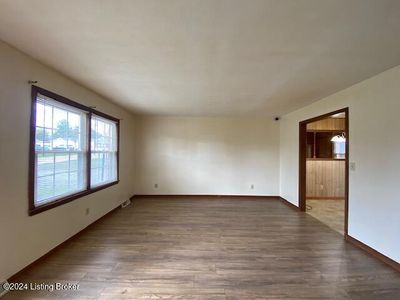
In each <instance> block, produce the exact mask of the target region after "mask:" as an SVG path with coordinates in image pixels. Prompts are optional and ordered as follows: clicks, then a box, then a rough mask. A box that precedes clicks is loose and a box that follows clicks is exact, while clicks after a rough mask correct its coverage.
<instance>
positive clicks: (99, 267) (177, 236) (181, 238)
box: [2, 197, 400, 300]
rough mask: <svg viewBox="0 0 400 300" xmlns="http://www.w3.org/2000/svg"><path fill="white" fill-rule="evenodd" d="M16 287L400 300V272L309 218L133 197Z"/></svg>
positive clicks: (165, 295) (104, 294)
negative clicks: (38, 285)
mask: <svg viewBox="0 0 400 300" xmlns="http://www.w3.org/2000/svg"><path fill="white" fill-rule="evenodd" d="M16 281H19V282H29V283H30V282H34V283H53V282H63V283H78V284H79V285H80V288H79V290H78V291H64V292H45V291H39V292H38V291H24V292H12V293H8V294H7V295H6V296H5V297H4V299H39V298H41V299H42V298H65V299H363V300H367V299H379V300H382V299H391V300H392V299H393V300H394V299H400V273H398V272H396V271H394V270H392V269H391V268H389V267H387V266H386V265H384V264H382V263H381V262H379V261H378V260H376V259H374V258H372V257H370V256H369V255H367V254H365V253H364V252H363V251H361V250H359V249H358V248H356V247H354V246H353V245H351V244H349V243H346V242H345V241H344V240H343V236H341V235H340V234H339V233H337V232H336V231H334V230H332V229H331V228H329V227H328V226H326V225H324V224H323V223H321V222H319V221H318V220H317V219H315V218H313V217H311V216H309V215H308V214H305V213H300V212H297V211H295V210H292V209H291V208H289V207H287V206H286V205H284V204H283V203H281V202H280V201H278V200H251V199H250V198H215V199H213V198H206V197H205V198H194V197H189V198H184V197H179V198H173V197H163V198H156V197H155V198H136V199H135V200H134V205H131V206H129V207H127V208H125V209H119V210H117V211H115V212H114V213H112V214H110V215H109V216H107V217H105V218H103V219H102V220H100V221H99V222H97V223H95V224H93V225H92V226H90V227H89V229H88V230H86V231H84V232H83V233H82V234H80V235H79V236H78V237H77V238H75V239H73V240H71V241H69V242H67V243H66V244H65V245H63V246H62V247H60V248H59V249H57V250H56V251H54V252H53V253H52V254H51V255H49V256H48V257H47V258H46V259H44V260H42V261H41V262H40V263H38V264H36V265H34V266H33V267H31V268H29V269H27V270H26V271H25V272H23V273H22V274H21V275H20V276H19V278H17V279H16ZM2 300H3V299H2Z"/></svg>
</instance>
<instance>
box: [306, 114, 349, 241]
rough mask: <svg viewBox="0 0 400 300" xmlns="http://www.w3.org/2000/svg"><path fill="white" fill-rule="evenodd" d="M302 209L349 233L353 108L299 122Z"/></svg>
mask: <svg viewBox="0 0 400 300" xmlns="http://www.w3.org/2000/svg"><path fill="white" fill-rule="evenodd" d="M299 138H300V141H299V147H300V149H299V208H300V210H301V211H303V212H307V213H309V214H310V215H312V216H313V217H315V218H317V219H319V220H320V221H321V222H323V223H325V224H326V225H328V226H329V227H331V228H332V229H334V230H336V231H338V232H340V233H341V234H343V235H347V231H348V194H349V193H348V190H349V173H348V170H349V110H348V108H344V109H340V110H337V111H333V112H330V113H327V114H324V115H321V116H318V117H315V118H312V119H308V120H304V121H302V122H300V124H299Z"/></svg>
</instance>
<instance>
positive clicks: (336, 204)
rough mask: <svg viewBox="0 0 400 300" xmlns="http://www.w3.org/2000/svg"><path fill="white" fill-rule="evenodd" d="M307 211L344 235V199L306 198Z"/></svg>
mask: <svg viewBox="0 0 400 300" xmlns="http://www.w3.org/2000/svg"><path fill="white" fill-rule="evenodd" d="M306 203H307V213H308V214H310V215H311V216H313V217H314V218H316V219H318V220H320V221H321V222H322V223H324V224H325V225H327V226H329V227H330V228H332V229H333V230H336V231H337V232H339V233H340V234H342V235H344V223H345V220H344V219H345V212H344V206H345V200H314V199H313V200H311V199H307V202H306Z"/></svg>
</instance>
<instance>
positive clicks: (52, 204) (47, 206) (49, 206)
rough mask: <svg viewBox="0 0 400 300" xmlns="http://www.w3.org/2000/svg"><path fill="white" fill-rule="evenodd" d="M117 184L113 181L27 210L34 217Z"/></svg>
mask: <svg viewBox="0 0 400 300" xmlns="http://www.w3.org/2000/svg"><path fill="white" fill-rule="evenodd" d="M118 183H119V180H116V181H113V182H109V183H106V184H104V185H100V186H96V187H95V188H92V189H90V190H85V191H82V192H79V193H76V194H72V195H68V196H65V197H62V198H60V199H57V200H54V201H52V202H49V203H46V204H43V205H40V206H37V207H32V208H30V209H29V215H30V216H34V215H36V214H39V213H41V212H44V211H46V210H49V209H52V208H54V207H57V206H60V205H63V204H66V203H69V202H71V201H74V200H76V199H78V198H81V197H84V196H87V195H90V194H93V193H95V192H97V191H100V190H103V189H106V188H108V187H110V186H113V185H116V184H118Z"/></svg>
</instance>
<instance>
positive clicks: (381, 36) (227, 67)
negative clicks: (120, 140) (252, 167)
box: [0, 0, 400, 116]
mask: <svg viewBox="0 0 400 300" xmlns="http://www.w3.org/2000/svg"><path fill="white" fill-rule="evenodd" d="M399 37H400V1H398V0H379V1H377V0H263V1H261V0H260V1H257V0H196V1H195V0H153V1H151V0H142V1H132V0H113V1H107V0H68V1H65V0H63V1H61V0H30V1H28V0H0V39H2V40H4V41H5V42H7V43H9V44H11V45H13V46H15V47H16V48H18V49H20V50H22V51H23V52H25V53H27V54H29V55H31V56H33V57H35V58H37V59H38V60H40V61H42V62H43V63H45V64H47V65H49V66H51V67H53V68H55V69H57V70H59V71H60V72H62V73H64V74H66V75H67V76H69V77H71V78H73V79H75V80H76V81H77V82H79V83H81V84H82V85H84V86H87V87H89V88H91V89H92V90H94V91H96V92H97V93H99V94H101V95H103V96H106V97H108V98H109V99H111V100H112V101H114V102H117V103H119V104H121V105H123V106H125V107H127V108H130V109H131V110H132V111H134V112H137V113H146V114H169V115H237V114H264V115H271V116H272V115H281V114H284V113H287V112H290V111H293V110H295V109H297V108H299V107H302V106H304V105H306V104H309V103H312V102H313V101H316V100H319V99H321V98H323V97H325V96H327V95H330V94H332V93H334V92H336V91H338V90H341V89H343V88H346V87H348V86H350V85H352V84H354V83H357V82H359V81H361V80H364V79H366V78H368V77H371V76H373V75H375V74H377V73H379V72H382V71H384V70H386V69H389V68H391V67H394V66H396V65H399V64H400V38H399Z"/></svg>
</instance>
